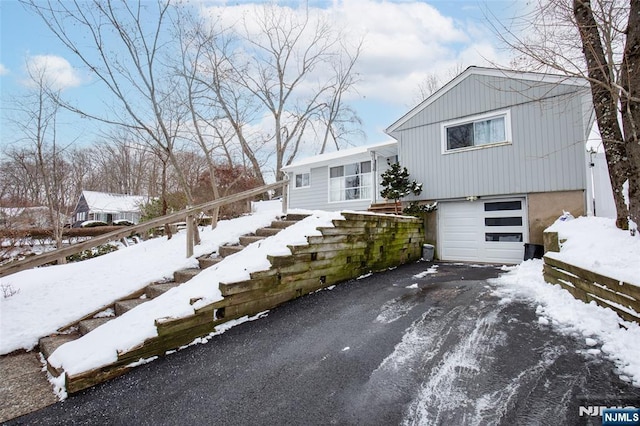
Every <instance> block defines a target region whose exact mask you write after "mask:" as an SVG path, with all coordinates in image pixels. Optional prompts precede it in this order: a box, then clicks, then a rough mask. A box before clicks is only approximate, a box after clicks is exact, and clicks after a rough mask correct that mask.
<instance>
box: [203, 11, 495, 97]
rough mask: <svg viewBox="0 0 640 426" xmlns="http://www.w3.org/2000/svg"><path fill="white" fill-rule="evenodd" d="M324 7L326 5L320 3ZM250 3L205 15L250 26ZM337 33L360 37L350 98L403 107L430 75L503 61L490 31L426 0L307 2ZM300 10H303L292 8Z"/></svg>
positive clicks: (252, 24)
mask: <svg viewBox="0 0 640 426" xmlns="http://www.w3.org/2000/svg"><path fill="white" fill-rule="evenodd" d="M325 5H326V3H325ZM253 7H255V5H247V4H241V5H237V6H223V7H218V6H216V7H211V8H209V9H207V12H209V13H210V14H211V15H210V16H214V17H216V18H218V19H220V20H221V21H222V22H224V23H226V24H227V25H230V24H233V23H238V22H240V21H241V20H242V19H243V18H244V19H245V22H247V20H248V22H247V25H248V27H249V29H250V31H251V30H256V29H257V25H256V24H255V22H251V18H252V17H254V16H256V14H255V13H252V12H251V11H252V10H253V9H252V8H253ZM309 9H310V11H311V16H313V14H314V13H317V14H319V15H324V16H326V17H328V18H329V19H330V22H331V23H332V24H333V25H334V26H335V27H336V28H337V29H338V30H341V31H344V33H345V37H346V38H347V40H346V41H347V42H350V43H351V44H356V43H357V41H358V40H359V39H361V38H364V46H363V52H362V54H361V56H360V58H359V63H358V66H357V72H358V73H359V76H360V80H361V82H360V83H359V85H358V86H357V89H358V94H357V95H355V94H354V95H352V96H358V97H364V98H367V99H375V100H380V101H384V102H391V103H394V104H396V105H409V104H411V103H412V102H413V101H414V99H415V94H416V90H417V87H418V84H419V83H420V82H422V81H423V80H424V79H425V78H426V77H427V76H428V75H430V74H436V75H438V76H439V77H441V79H442V80H444V82H446V81H447V80H448V79H449V78H450V77H451V76H450V75H449V74H450V72H451V69H452V68H460V67H461V66H462V67H463V68H466V67H467V66H470V65H479V66H490V65H491V63H505V62H506V61H503V60H501V58H500V55H499V54H498V53H497V52H496V49H495V48H494V47H493V45H492V42H493V38H494V37H493V35H492V34H491V32H490V31H488V30H486V29H484V28H483V27H481V26H479V25H478V23H477V22H468V21H460V20H457V19H455V18H454V17H450V16H445V15H443V14H442V13H441V12H440V11H438V9H436V8H435V7H434V6H432V5H429V4H427V3H422V2H417V1H408V2H389V1H385V2H380V1H377V0H336V1H334V2H333V4H332V5H331V6H329V7H327V8H324V9H318V8H314V7H313V3H311V6H309ZM294 10H295V11H296V12H297V13H299V14H303V13H304V8H302V7H301V8H298V9H294Z"/></svg>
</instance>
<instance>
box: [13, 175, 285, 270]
mask: <svg viewBox="0 0 640 426" xmlns="http://www.w3.org/2000/svg"><path fill="white" fill-rule="evenodd" d="M288 183H289V182H288V181H287V180H281V181H278V182H275V183H272V184H268V185H264V186H261V187H259V188H254V189H250V190H247V191H243V192H239V193H237V194H233V195H229V196H227V197H222V198H218V199H217V200H213V201H208V202H206V203H202V204H198V205H197V206H193V207H189V208H187V209H184V210H181V211H179V212H176V213H171V214H168V215H166V216H162V217H157V218H154V219H151V220H149V221H147V222H144V223H140V224H138V225H134V226H127V227H126V229H121V230H117V231H113V232H109V233H107V234H104V235H101V236H99V237H95V238H91V239H90V240H88V241H84V242H81V243H77V244H73V245H72V246H69V247H64V248H59V249H56V250H53V251H50V252H47V253H42V254H38V255H35V256H31V257H29V258H27V259H23V260H19V261H16V262H11V263H10V264H8V265H5V266H2V267H0V277H5V276H7V275H11V274H15V273H16V272H20V271H24V270H26V269H31V268H35V267H37V266H41V265H44V264H45V263H49V262H53V261H55V260H58V259H61V258H64V257H66V256H69V255H72V254H75V253H79V252H81V251H83V250H87V249H90V248H93V247H97V246H99V245H101V244H105V243H108V242H109V241H116V240H119V239H121V238H126V237H131V236H133V235H135V234H139V233H144V232H146V231H148V230H149V229H152V228H156V227H158V226H160V225H164V224H167V223H174V222H179V221H183V220H186V219H187V217H189V216H195V215H197V214H198V213H200V212H203V211H208V210H213V209H214V208H216V207H222V206H225V205H227V204H231V203H234V202H236V201H241V200H244V199H247V198H251V197H254V196H256V195H260V194H262V193H265V192H267V191H270V190H272V189H277V188H280V187H282V188H283V193H286V191H287V185H288ZM285 211H286V206H283V212H285ZM189 222H190V221H189ZM190 244H193V240H191V242H190V241H187V254H188V253H189V245H190ZM191 250H193V245H191ZM187 257H190V255H188V256H187Z"/></svg>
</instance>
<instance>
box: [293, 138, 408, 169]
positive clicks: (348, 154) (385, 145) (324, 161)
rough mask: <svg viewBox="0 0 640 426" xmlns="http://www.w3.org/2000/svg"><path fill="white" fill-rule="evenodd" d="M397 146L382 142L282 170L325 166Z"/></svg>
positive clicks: (314, 159)
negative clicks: (336, 161)
mask: <svg viewBox="0 0 640 426" xmlns="http://www.w3.org/2000/svg"><path fill="white" fill-rule="evenodd" d="M397 144H398V142H396V141H386V142H381V143H377V144H373V145H363V146H357V147H355V148H349V149H341V150H340V151H335V152H328V153H326V154H320V155H314V156H312V157H307V158H303V159H302V160H299V161H296V162H295V163H292V164H290V165H288V166H285V167H283V168H282V170H284V171H285V172H286V171H289V170H293V169H296V168H299V167H304V166H310V165H312V164H313V165H314V166H316V167H317V166H320V165H323V164H328V163H332V162H334V161H335V160H340V159H344V158H348V157H352V156H355V155H361V154H366V153H367V152H370V151H377V150H383V149H389V148H391V149H395V147H396V146H397ZM392 155H393V154H392Z"/></svg>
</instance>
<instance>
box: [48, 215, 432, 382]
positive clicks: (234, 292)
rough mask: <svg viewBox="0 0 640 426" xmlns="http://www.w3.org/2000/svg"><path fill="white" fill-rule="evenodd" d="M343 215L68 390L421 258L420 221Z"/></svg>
mask: <svg viewBox="0 0 640 426" xmlns="http://www.w3.org/2000/svg"><path fill="white" fill-rule="evenodd" d="M342 215H343V216H344V217H345V219H346V220H335V221H334V222H333V224H334V226H335V227H327V228H320V229H319V231H320V232H321V233H322V235H321V236H312V237H308V238H307V240H308V245H303V246H290V247H289V248H290V249H291V252H292V254H291V255H287V256H271V257H270V258H269V260H270V262H271V265H272V266H271V268H270V269H269V270H266V271H260V272H254V273H251V275H250V276H251V278H250V279H249V280H246V281H241V282H233V283H220V291H221V293H222V295H223V299H222V300H221V301H218V302H215V303H212V304H210V305H207V306H205V307H202V308H199V309H197V310H196V311H195V313H194V314H193V315H190V316H188V317H184V318H177V319H163V320H156V328H157V330H158V336H157V337H154V338H151V339H148V340H146V341H145V342H144V343H143V344H141V345H139V346H138V347H136V348H133V349H131V350H128V351H126V352H121V353H118V361H117V362H116V363H114V364H112V365H109V366H105V367H102V368H99V369H97V370H92V371H88V372H85V373H82V374H79V375H76V376H69V375H67V376H66V386H67V392H68V393H75V392H78V391H80V390H82V389H85V388H88V387H90V386H93V385H95V384H97V383H100V382H103V381H106V380H108V379H110V378H113V377H116V376H119V375H121V374H123V373H125V372H126V371H127V370H129V369H130V368H132V366H131V364H132V363H135V362H137V361H139V360H140V359H141V358H142V359H146V358H150V357H152V356H159V355H164V354H165V353H166V352H167V351H169V350H172V349H175V348H179V347H181V346H183V345H186V344H189V343H190V342H192V341H193V340H194V339H196V338H197V337H201V336H206V335H208V334H209V333H211V332H213V331H215V326H216V325H219V324H221V323H224V322H227V321H229V320H232V319H236V318H240V317H243V316H245V315H255V314H257V313H259V312H262V311H265V310H268V309H271V308H274V307H275V306H277V305H279V304H282V303H284V302H287V301H289V300H292V299H295V298H297V297H300V296H303V295H305V294H308V293H311V292H313V291H316V290H319V289H321V288H324V287H328V286H331V285H334V284H338V283H340V282H343V281H347V280H350V279H353V278H357V277H359V276H361V275H363V274H366V273H369V272H372V271H381V270H385V269H388V268H390V267H394V266H398V265H401V264H404V263H407V262H411V261H415V260H418V259H419V258H420V257H421V254H422V244H423V241H424V229H423V223H422V221H421V220H420V219H417V218H411V217H403V216H382V215H380V216H377V215H369V214H358V213H342ZM192 302H194V303H195V301H192ZM50 370H51V368H50ZM52 373H54V374H56V375H58V374H61V373H63V372H62V371H52Z"/></svg>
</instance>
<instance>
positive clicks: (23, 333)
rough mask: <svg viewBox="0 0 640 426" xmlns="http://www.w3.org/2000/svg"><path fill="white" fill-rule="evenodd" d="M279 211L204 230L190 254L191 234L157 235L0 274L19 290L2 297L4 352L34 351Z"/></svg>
mask: <svg viewBox="0 0 640 426" xmlns="http://www.w3.org/2000/svg"><path fill="white" fill-rule="evenodd" d="M279 213H280V212H279V211H277V210H270V211H265V212H261V213H256V214H253V215H251V216H245V217H241V218H238V219H234V220H231V221H221V222H220V223H219V224H218V227H217V228H216V229H215V230H211V229H210V228H206V229H202V230H201V238H202V244H200V245H198V246H196V247H195V249H194V252H195V253H194V256H193V257H191V258H186V257H185V252H186V232H180V233H178V234H176V235H174V237H173V238H172V239H171V240H168V241H167V239H166V237H163V238H157V239H152V240H148V241H145V242H143V243H141V244H136V245H133V246H131V247H127V248H124V249H120V250H118V251H116V252H113V253H110V254H107V255H104V256H100V257H96V258H93V259H89V260H85V261H83V262H77V263H69V264H66V265H56V266H49V267H42V268H37V269H32V270H28V271H23V272H19V273H16V274H13V275H9V276H7V277H3V278H0V285H2V286H3V288H10V289H12V290H13V291H14V292H17V293H15V294H14V295H13V296H10V297H8V298H5V297H2V296H0V355H1V354H6V353H9V352H12V351H14V350H16V349H27V350H30V349H32V348H33V347H34V346H35V345H36V344H37V343H38V338H40V337H42V336H46V335H48V334H51V333H54V332H55V331H56V330H57V329H58V328H60V327H63V326H65V325H67V324H69V323H70V322H73V321H76V320H78V319H79V318H81V317H83V316H85V315H87V314H89V313H91V312H94V311H96V310H98V309H100V308H102V307H103V306H105V305H108V304H110V303H112V302H113V301H114V300H116V299H118V298H121V297H124V296H127V295H129V294H131V293H133V292H135V291H137V290H140V289H142V288H144V287H145V286H146V285H147V284H150V283H152V282H154V281H160V280H163V279H167V278H170V277H172V276H173V272H174V271H176V270H179V269H183V268H190V267H197V266H198V261H197V260H196V257H197V256H200V255H203V254H207V253H212V252H214V251H217V249H218V247H219V246H220V245H222V244H225V243H237V242H238V238H239V237H240V236H241V235H243V234H246V233H249V232H253V231H254V230H256V229H257V228H260V227H263V226H268V225H269V224H270V223H271V222H272V221H273V220H274V219H275V217H276V216H277V215H278V214H279Z"/></svg>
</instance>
